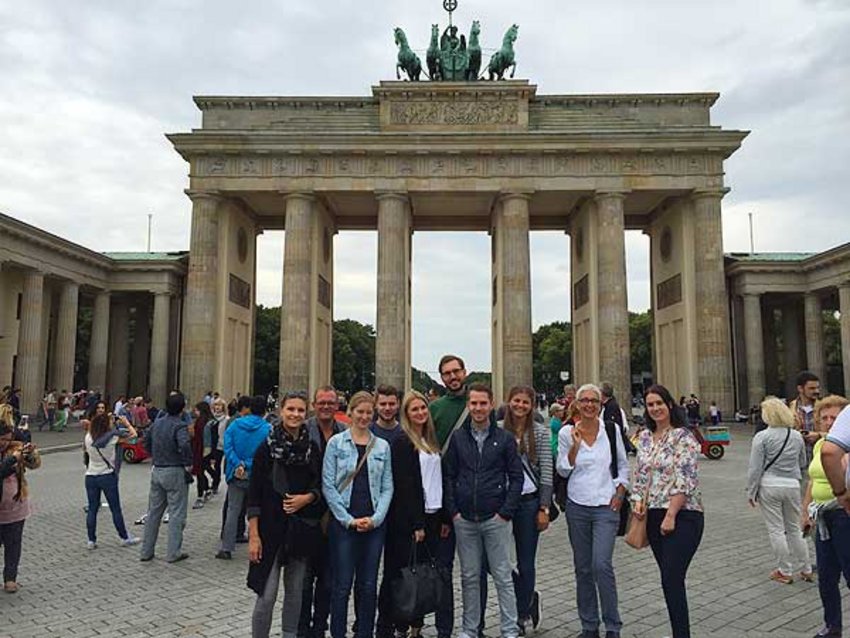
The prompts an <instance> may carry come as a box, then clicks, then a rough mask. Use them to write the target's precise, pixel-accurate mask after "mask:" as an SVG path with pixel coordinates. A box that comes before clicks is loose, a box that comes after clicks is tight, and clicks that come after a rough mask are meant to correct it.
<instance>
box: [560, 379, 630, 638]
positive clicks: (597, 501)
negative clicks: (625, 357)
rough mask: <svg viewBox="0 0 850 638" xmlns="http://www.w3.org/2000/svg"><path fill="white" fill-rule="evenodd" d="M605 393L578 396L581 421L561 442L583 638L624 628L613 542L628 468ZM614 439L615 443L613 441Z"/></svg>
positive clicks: (612, 636) (588, 390) (613, 637)
mask: <svg viewBox="0 0 850 638" xmlns="http://www.w3.org/2000/svg"><path fill="white" fill-rule="evenodd" d="M601 402H602V392H601V391H600V390H599V388H598V387H596V386H595V385H592V384H586V385H583V386H581V387H580V388H579V390H578V392H577V393H576V403H578V406H579V411H580V418H579V420H578V422H577V423H576V424H575V425H568V426H566V427H564V428H563V429H562V430H561V433H560V434H559V436H558V473H559V474H561V476H563V477H564V478H566V479H567V480H568V485H569V487H568V490H567V501H566V511H565V514H564V516H565V518H566V519H567V529H568V530H569V537H570V545H571V546H572V548H573V564H574V567H575V577H576V603H577V605H578V614H579V618H580V619H581V628H582V632H581V636H582V638H595V637H596V636H598V635H599V625H600V614H599V607H600V603H601V607H602V616H601V622H602V623H604V625H605V636H606V638H617V637H619V635H620V630H621V628H622V626H623V622H622V620H621V619H620V612H619V610H618V602H617V581H616V577H615V575H614V564H613V555H614V540H615V539H616V537H617V529H618V528H619V526H620V509H621V508H622V506H623V500H624V499H625V495H626V490H627V489H628V486H629V462H628V458H627V456H626V448H625V446H624V445H623V435H622V430H621V429H620V426H619V424H618V423H616V422H615V421H614V420H613V419H612V420H611V421H609V422H608V423H607V424H606V423H605V422H604V421H603V419H602V417H601V416H600V411H599V408H600V404H601ZM612 439H613V440H612Z"/></svg>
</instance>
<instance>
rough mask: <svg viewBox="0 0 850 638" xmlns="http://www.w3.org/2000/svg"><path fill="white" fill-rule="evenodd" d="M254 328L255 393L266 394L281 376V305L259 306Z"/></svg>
mask: <svg viewBox="0 0 850 638" xmlns="http://www.w3.org/2000/svg"><path fill="white" fill-rule="evenodd" d="M254 330H255V337H254V393H255V394H266V393H267V392H268V391H269V390H270V389H271V388H272V387H274V386H276V385H277V382H278V379H279V378H280V375H279V370H280V306H278V307H276V308H266V307H264V306H257V316H256V320H255V322H254Z"/></svg>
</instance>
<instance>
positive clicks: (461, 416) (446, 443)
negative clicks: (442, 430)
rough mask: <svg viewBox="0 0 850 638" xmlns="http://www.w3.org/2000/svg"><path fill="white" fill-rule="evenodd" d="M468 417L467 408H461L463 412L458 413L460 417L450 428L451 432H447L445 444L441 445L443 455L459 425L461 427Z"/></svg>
mask: <svg viewBox="0 0 850 638" xmlns="http://www.w3.org/2000/svg"><path fill="white" fill-rule="evenodd" d="M468 416H469V408H468V407H466V406H463V412H461V413H460V416H459V417H458V418H457V421H455V424H454V425H453V426H452V431H451V432H449V435H448V436H447V437H446V442H445V443H443V450H442V452H443V454H445V453H446V450H448V449H449V443H450V442H451V440H452V437H453V436H454V433H455V432H457V429H458V428H459V427H460V426H461V425H463V422H464V421H466V417H468Z"/></svg>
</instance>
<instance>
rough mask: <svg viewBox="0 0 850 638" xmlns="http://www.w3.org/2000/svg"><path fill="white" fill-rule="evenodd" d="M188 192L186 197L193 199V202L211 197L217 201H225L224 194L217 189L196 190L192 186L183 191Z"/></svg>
mask: <svg viewBox="0 0 850 638" xmlns="http://www.w3.org/2000/svg"><path fill="white" fill-rule="evenodd" d="M183 192H184V193H186V197H188V198H189V199H191V200H192V201H193V202H196V201H200V200H204V199H211V200H213V201H215V202H221V201H224V196H223V195H222V194H221V191H216V190H195V189H192V188H187V189H185V190H184V191H183Z"/></svg>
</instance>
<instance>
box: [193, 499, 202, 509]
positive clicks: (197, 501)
mask: <svg viewBox="0 0 850 638" xmlns="http://www.w3.org/2000/svg"><path fill="white" fill-rule="evenodd" d="M203 506H204V499H203V498H196V499H195V502H194V503H193V504H192V509H193V510H199V509H201V508H202V507H203Z"/></svg>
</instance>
